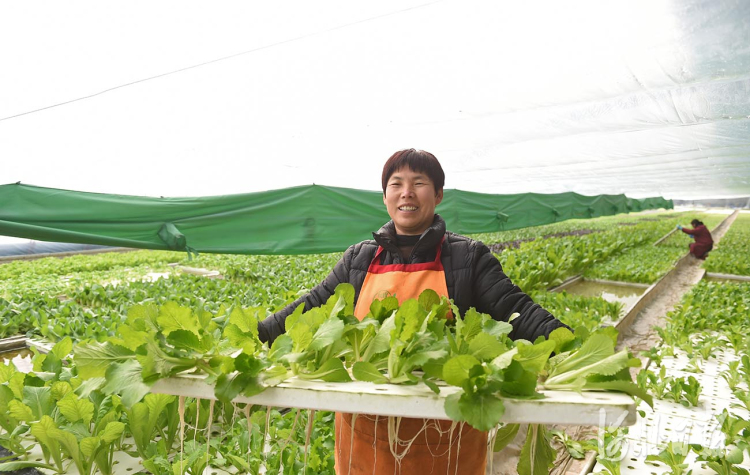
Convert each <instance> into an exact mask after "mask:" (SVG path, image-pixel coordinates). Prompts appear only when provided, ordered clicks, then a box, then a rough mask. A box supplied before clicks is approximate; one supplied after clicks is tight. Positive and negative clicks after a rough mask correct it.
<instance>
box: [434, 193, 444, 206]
mask: <svg viewBox="0 0 750 475" xmlns="http://www.w3.org/2000/svg"><path fill="white" fill-rule="evenodd" d="M441 201H443V190H442V189H441V190H440V191H438V192H437V193H435V206H437V205H439V204H440V202H441Z"/></svg>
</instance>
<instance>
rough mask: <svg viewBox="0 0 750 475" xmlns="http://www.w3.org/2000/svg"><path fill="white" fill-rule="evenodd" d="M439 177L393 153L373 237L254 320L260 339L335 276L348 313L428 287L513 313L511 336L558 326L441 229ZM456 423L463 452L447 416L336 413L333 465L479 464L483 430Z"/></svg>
mask: <svg viewBox="0 0 750 475" xmlns="http://www.w3.org/2000/svg"><path fill="white" fill-rule="evenodd" d="M444 183H445V175H444V173H443V169H442V167H441V166H440V163H439V162H438V160H437V159H436V158H435V156H434V155H432V154H431V153H428V152H425V151H422V150H415V149H408V150H401V151H398V152H396V153H395V154H393V155H392V156H391V157H390V158H389V159H388V161H387V162H386V164H385V166H384V167H383V174H382V185H383V202H384V204H385V206H386V209H387V210H388V214H389V215H390V217H391V221H389V222H388V223H386V224H385V225H383V227H381V228H380V230H379V231H378V232H376V233H373V238H374V239H373V240H368V241H363V242H360V243H358V244H355V245H353V246H351V247H349V249H347V251H346V252H345V253H344V256H343V257H342V258H341V260H340V261H339V262H338V263H337V264H336V266H335V267H334V269H333V271H332V272H331V273H330V274H329V275H328V277H326V279H325V280H324V281H323V282H322V283H321V284H319V285H318V286H316V287H315V288H313V289H312V290H311V291H310V293H308V294H307V295H305V296H303V297H301V298H300V299H298V300H297V301H295V302H293V303H292V304H290V305H289V306H287V307H286V308H284V309H283V310H281V311H279V312H277V313H276V314H274V315H272V316H270V317H268V318H267V319H266V320H264V321H263V322H261V323H260V324H259V326H258V333H259V337H260V339H261V340H262V341H268V342H269V343H270V342H273V341H274V340H275V339H276V338H277V337H278V336H279V335H281V334H282V333H284V332H285V329H286V325H285V323H286V318H287V317H288V316H289V315H291V314H292V313H295V314H299V312H300V311H301V310H304V311H307V310H310V309H312V308H314V307H320V306H322V305H323V304H325V302H327V301H328V299H329V297H331V295H333V293H334V290H335V289H336V287H337V286H338V285H339V284H342V283H348V284H351V285H352V286H353V287H354V292H355V294H354V316H355V317H356V318H357V319H359V320H360V321H362V320H364V319H366V318H373V317H372V315H371V313H370V312H371V304H372V303H373V302H374V301H375V300H378V299H383V298H385V297H388V296H393V297H395V298H396V299H397V300H398V302H399V303H403V302H404V301H406V300H408V299H412V298H418V297H419V295H420V294H421V293H422V292H423V291H424V290H427V289H431V290H433V291H435V292H436V293H437V294H438V296H441V297H442V296H444V297H448V298H450V299H452V300H453V303H454V304H455V305H456V307H458V310H459V312H460V313H461V314H464V312H467V311H468V310H469V309H470V308H474V309H476V311H478V312H481V313H486V314H489V315H490V316H492V318H493V319H495V320H498V321H504V322H508V321H510V320H511V316H512V315H513V314H518V316H517V317H516V318H515V319H513V321H512V323H511V325H512V327H513V330H512V331H511V333H510V335H509V336H510V337H511V338H513V339H524V340H528V341H534V340H536V338H537V337H539V336H545V337H547V336H548V335H549V334H550V332H552V331H553V330H555V329H556V328H559V327H563V326H565V325H563V324H562V323H561V322H559V321H558V320H557V319H555V317H553V316H552V315H551V314H550V313H549V312H547V311H546V310H544V309H543V308H541V307H540V306H539V305H537V304H535V303H534V302H533V301H532V299H531V298H530V297H529V296H528V295H527V294H525V293H524V292H523V291H522V290H521V289H520V288H518V287H517V286H516V285H514V284H513V283H512V282H511V281H510V279H509V278H508V277H507V276H506V275H505V273H504V272H503V269H502V267H501V266H500V263H499V262H498V260H497V259H496V258H495V257H494V256H493V255H492V253H491V252H490V251H489V249H488V248H487V246H485V245H484V244H482V243H480V242H478V241H474V240H472V239H469V238H467V237H465V236H460V235H458V234H454V233H451V232H448V231H446V226H445V221H443V219H442V218H441V217H440V216H439V215H437V214H435V207H436V206H437V205H438V204H439V203H440V201H441V200H442V197H443V186H444ZM300 307H302V308H300ZM373 308H375V307H373ZM460 432H461V435H460V437H459V440H460V445H461V447H462V448H463V450H462V451H461V455H459V454H458V452H457V451H456V450H455V448H454V450H451V449H452V448H453V447H452V446H453V445H455V444H456V437H455V436H454V435H453V430H452V429H451V428H450V424H448V426H446V425H445V423H444V422H442V423H441V422H439V421H425V420H423V419H408V418H402V419H401V420H400V422H399V424H398V427H394V426H393V424H392V423H391V422H390V421H389V420H388V418H381V419H380V420H379V419H378V418H377V417H374V416H372V417H371V416H368V415H364V414H360V415H359V416H358V417H352V415H351V414H337V416H336V465H337V473H340V474H343V473H346V474H360V473H363V474H364V473H367V474H371V473H375V474H381V473H383V474H385V473H387V474H392V473H452V472H455V471H458V472H460V473H462V474H468V475H475V474H483V473H484V470H485V458H486V451H487V433H486V432H481V431H478V430H476V429H473V428H467V429H465V430H464V429H462V430H461V431H460ZM378 434H380V435H378ZM385 435H388V437H385ZM394 438H395V440H396V441H404V440H408V441H410V442H409V445H410V449H409V450H408V451H407V452H406V453H398V451H397V450H394V449H393V447H392V446H391V445H390V444H391V442H392V440H393V439H394ZM433 454H434V455H433ZM451 454H453V456H452V457H451ZM394 467H398V469H397V470H396V471H395V472H394ZM425 467H432V471H431V472H425ZM459 468H460V470H459Z"/></svg>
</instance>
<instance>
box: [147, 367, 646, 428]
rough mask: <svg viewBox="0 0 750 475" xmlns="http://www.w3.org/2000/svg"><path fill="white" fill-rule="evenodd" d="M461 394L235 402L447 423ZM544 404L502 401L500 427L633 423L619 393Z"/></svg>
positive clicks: (315, 395) (364, 390)
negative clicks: (448, 403)
mask: <svg viewBox="0 0 750 475" xmlns="http://www.w3.org/2000/svg"><path fill="white" fill-rule="evenodd" d="M457 391H460V388H457V387H453V386H441V387H440V394H435V393H434V392H432V391H431V390H430V389H429V388H428V387H427V386H426V385H424V384H422V383H419V384H417V385H410V386H405V385H393V384H374V383H368V382H361V381H355V382H351V383H327V382H324V381H305V380H301V379H296V378H292V379H290V380H287V381H285V382H283V383H281V384H279V385H278V386H276V387H271V388H268V389H266V390H265V391H263V392H262V393H260V394H257V395H255V396H252V397H246V396H242V395H240V396H238V397H237V398H235V399H234V401H233V402H235V403H249V404H258V405H262V406H272V407H294V408H301V409H316V410H322V411H338V412H349V413H359V414H377V415H382V416H402V417H420V418H429V419H446V420H447V419H450V418H449V417H448V416H447V415H446V414H445V409H444V404H445V398H446V397H447V396H449V395H450V394H453V393H455V392H457ZM151 392H154V393H161V394H171V395H175V396H186V397H195V398H201V399H216V397H215V396H214V388H213V386H211V385H208V384H206V383H205V382H203V378H202V377H200V376H179V377H173V378H168V379H162V380H159V381H157V382H156V383H155V384H154V385H153V387H152V388H151ZM541 393H542V394H544V395H545V398H544V399H533V400H529V399H510V398H505V399H503V403H504V404H505V414H504V415H503V417H502V419H501V421H502V422H504V423H530V424H561V425H592V426H608V427H613V426H614V427H616V426H628V425H633V424H635V422H636V419H637V416H636V409H635V403H634V401H633V398H631V397H630V396H628V395H627V394H624V393H616V392H598V391H590V392H584V393H582V394H578V393H576V392H572V391H541Z"/></svg>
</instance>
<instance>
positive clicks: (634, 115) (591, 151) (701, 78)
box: [0, 0, 750, 199]
mask: <svg viewBox="0 0 750 475" xmlns="http://www.w3.org/2000/svg"><path fill="white" fill-rule="evenodd" d="M360 3H361V4H360ZM0 43H1V44H4V45H11V44H12V45H14V46H13V47H12V48H2V49H0V65H1V67H2V71H3V73H2V74H0V160H2V167H0V183H11V182H17V181H21V182H23V183H28V184H33V185H39V186H48V187H56V188H67V189H74V190H81V191H97V192H106V193H122V194H137V195H150V196H200V195H217V194H229V193H244V192H251V191H261V190H267V189H275V188H283V187H288V186H296V185H304V184H311V183H316V184H324V185H332V186H344V187H352V188H360V189H370V190H375V189H379V187H380V171H381V167H382V164H383V162H384V161H385V160H386V159H387V158H388V156H390V154H391V153H393V152H394V151H395V150H397V149H401V148H407V147H415V148H422V149H425V150H429V151H431V152H433V153H434V154H435V155H436V156H437V157H438V158H439V159H440V160H441V162H442V163H443V166H444V168H445V170H446V174H447V180H446V187H447V188H457V189H462V190H467V191H477V192H481V193H521V192H539V193H558V192H565V191H575V192H578V193H582V194H587V195H595V194H618V193H625V194H627V195H628V196H631V197H635V198H639V197H646V196H659V195H661V196H663V197H665V198H683V199H697V198H709V197H733V196H747V195H750V3H748V2H743V1H739V0H733V1H728V0H705V1H697V0H673V1H654V0H644V1H619V2H615V1H612V2H610V1H583V2H574V3H571V2H552V1H550V2H512V3H511V2H496V1H484V2H482V1H471V0H469V1H464V0H443V1H436V2H427V3H425V2H417V1H409V0H406V1H395V0H394V1H384V2H345V1H318V2H301V1H300V2H262V3H254V2H220V3H218V4H211V6H210V7H208V6H207V4H205V3H204V2H200V3H198V2H182V1H180V2H149V1H140V2H138V1H136V2H126V3H119V4H107V5H103V4H101V2H98V1H88V2H85V1H82V2H76V3H74V4H60V3H53V2H50V3H48V4H45V6H44V9H39V8H38V7H37V6H33V5H31V4H27V2H15V3H9V2H5V3H4V4H2V5H0ZM50 106H53V107H50Z"/></svg>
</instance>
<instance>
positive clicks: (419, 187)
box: [383, 167, 443, 235]
mask: <svg viewBox="0 0 750 475" xmlns="http://www.w3.org/2000/svg"><path fill="white" fill-rule="evenodd" d="M442 200H443V190H440V191H439V192H438V193H435V185H434V184H433V183H432V180H430V178H429V177H428V176H427V175H426V174H424V173H418V172H415V171H414V170H412V169H411V168H408V167H404V168H400V169H398V170H396V171H395V172H393V174H392V175H391V176H390V178H388V183H387V185H386V188H385V196H383V203H385V207H386V209H387V210H388V214H389V215H390V217H391V219H392V220H393V223H394V224H395V225H396V232H397V233H398V234H405V235H419V234H422V233H423V232H424V231H425V230H426V229H427V228H429V227H430V225H431V224H432V220H433V218H434V215H435V207H436V206H437V205H438V204H440V202H441V201H442Z"/></svg>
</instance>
